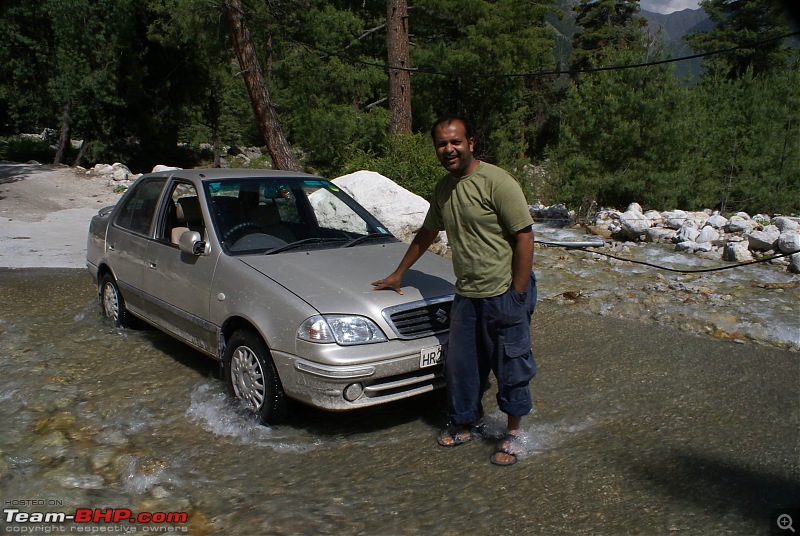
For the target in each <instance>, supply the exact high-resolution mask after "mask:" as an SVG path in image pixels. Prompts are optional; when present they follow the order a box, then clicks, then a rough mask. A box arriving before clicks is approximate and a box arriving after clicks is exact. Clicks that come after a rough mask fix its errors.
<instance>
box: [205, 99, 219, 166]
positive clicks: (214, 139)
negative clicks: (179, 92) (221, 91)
mask: <svg viewBox="0 0 800 536" xmlns="http://www.w3.org/2000/svg"><path fill="white" fill-rule="evenodd" d="M208 120H209V122H210V123H211V144H212V147H213V151H214V165H213V167H215V168H218V167H220V166H221V160H220V151H219V147H220V143H219V98H218V96H217V91H216V89H213V88H212V89H211V93H210V94H209V96H208Z"/></svg>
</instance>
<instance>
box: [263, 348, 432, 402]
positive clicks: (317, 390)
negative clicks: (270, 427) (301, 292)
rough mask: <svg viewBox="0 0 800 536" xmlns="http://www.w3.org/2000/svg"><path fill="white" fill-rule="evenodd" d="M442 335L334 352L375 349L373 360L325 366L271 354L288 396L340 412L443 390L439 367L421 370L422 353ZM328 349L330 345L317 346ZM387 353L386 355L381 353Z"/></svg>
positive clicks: (274, 352) (284, 354) (293, 356)
mask: <svg viewBox="0 0 800 536" xmlns="http://www.w3.org/2000/svg"><path fill="white" fill-rule="evenodd" d="M445 340H446V334H444V335H439V336H431V337H426V338H423V339H417V340H415V341H389V342H387V343H378V344H374V345H364V346H361V347H344V348H343V347H338V348H337V349H336V353H340V352H342V351H346V350H349V349H352V350H355V351H357V352H358V353H363V352H364V351H365V350H374V351H375V353H380V356H379V357H377V358H375V359H372V360H363V359H356V360H354V361H355V362H350V363H344V362H342V363H341V364H339V363H335V364H332V363H331V362H330V361H328V362H327V363H325V364H322V363H319V362H316V361H311V360H309V359H305V358H302V357H299V356H297V355H293V354H288V353H283V352H276V351H273V352H272V357H273V360H274V362H275V366H276V368H277V370H278V375H279V376H280V379H281V383H282V384H283V389H284V392H285V393H286V395H287V396H289V397H291V398H294V399H296V400H299V401H301V402H305V403H307V404H310V405H312V406H316V407H319V408H323V409H327V410H333V411H343V410H349V409H356V408H362V407H368V406H374V405H378V404H383V403H386V402H392V401H395V400H401V399H404V398H408V397H411V396H416V395H419V394H422V393H427V392H431V391H433V390H436V389H440V388H442V387H444V366H443V362H440V363H438V364H436V365H433V366H430V367H420V355H421V352H422V350H423V349H425V348H431V347H435V346H437V345H443V343H444V342H445ZM316 346H329V345H316ZM385 350H390V351H389V352H388V355H387V352H385Z"/></svg>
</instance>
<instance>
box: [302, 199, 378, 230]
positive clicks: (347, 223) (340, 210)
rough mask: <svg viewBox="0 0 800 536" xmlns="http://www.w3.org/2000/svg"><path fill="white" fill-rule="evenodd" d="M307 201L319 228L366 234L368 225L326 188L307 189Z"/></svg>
mask: <svg viewBox="0 0 800 536" xmlns="http://www.w3.org/2000/svg"><path fill="white" fill-rule="evenodd" d="M307 195H308V201H309V203H311V207H312V208H313V209H314V217H315V218H316V219H317V223H318V224H319V226H320V227H323V228H325V229H332V230H336V231H344V232H346V233H356V234H362V235H363V234H367V233H369V224H368V223H367V222H366V221H365V220H364V218H363V217H361V216H360V215H358V214H357V213H356V211H355V210H353V209H352V208H350V207H349V206H347V205H346V204H345V203H344V201H342V200H341V199H340V198H339V197H336V195H334V193H333V192H332V191H330V190H329V189H327V188H309V189H308V190H307Z"/></svg>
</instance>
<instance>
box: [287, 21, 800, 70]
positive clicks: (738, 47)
mask: <svg viewBox="0 0 800 536" xmlns="http://www.w3.org/2000/svg"><path fill="white" fill-rule="evenodd" d="M797 35H800V30H798V31H794V32H790V33H786V34H782V35H778V36H774V37H769V38H766V39H761V40H758V41H752V42H750V43H744V44H741V45H734V46H731V47H727V48H722V49H718V50H711V51H708V52H702V53H699V54H692V55H689V56H680V57H677V58H666V59H663V60H655V61H649V62H642V63H631V64H625V65H609V66H606V67H592V68H587V69H554V70H544V71H532V72H525V73H472V72H448V71H436V70H434V69H424V68H418V67H403V66H399V65H387V64H385V63H379V62H370V61H364V60H359V59H355V58H352V57H349V56H348V55H347V54H345V53H344V52H333V51H330V50H325V49H323V48H320V47H317V46H314V45H310V44H308V43H303V42H300V41H295V43H297V44H299V45H301V46H304V47H306V48H309V49H311V50H315V51H317V52H320V53H323V54H324V56H323V57H324V58H330V57H337V58H340V59H342V60H343V61H346V62H347V63H351V64H358V65H365V66H368V67H378V68H380V69H383V70H386V71H408V72H410V73H415V74H428V75H436V76H450V77H460V78H522V77H534V76H559V75H564V74H585V73H594V72H603V71H619V70H624V69H639V68H642V67H652V66H655V65H663V64H667V63H675V62H679V61H688V60H693V59H698V58H705V57H708V56H715V55H717V54H725V53H727V52H733V51H735V50H741V49H743V48H756V47H759V46H761V45H764V44H767V43H771V42H773V41H779V40H782V39H788V38H790V37H794V36H797Z"/></svg>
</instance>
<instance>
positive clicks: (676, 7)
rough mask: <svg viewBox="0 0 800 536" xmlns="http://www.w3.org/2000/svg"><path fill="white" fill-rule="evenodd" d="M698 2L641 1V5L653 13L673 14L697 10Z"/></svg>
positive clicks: (686, 0) (694, 0)
mask: <svg viewBox="0 0 800 536" xmlns="http://www.w3.org/2000/svg"><path fill="white" fill-rule="evenodd" d="M697 4H698V0H640V1H639V5H640V6H641V7H642V9H644V10H646V11H651V12H653V13H672V12H673V11H681V10H684V9H697V7H698V5H697Z"/></svg>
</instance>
